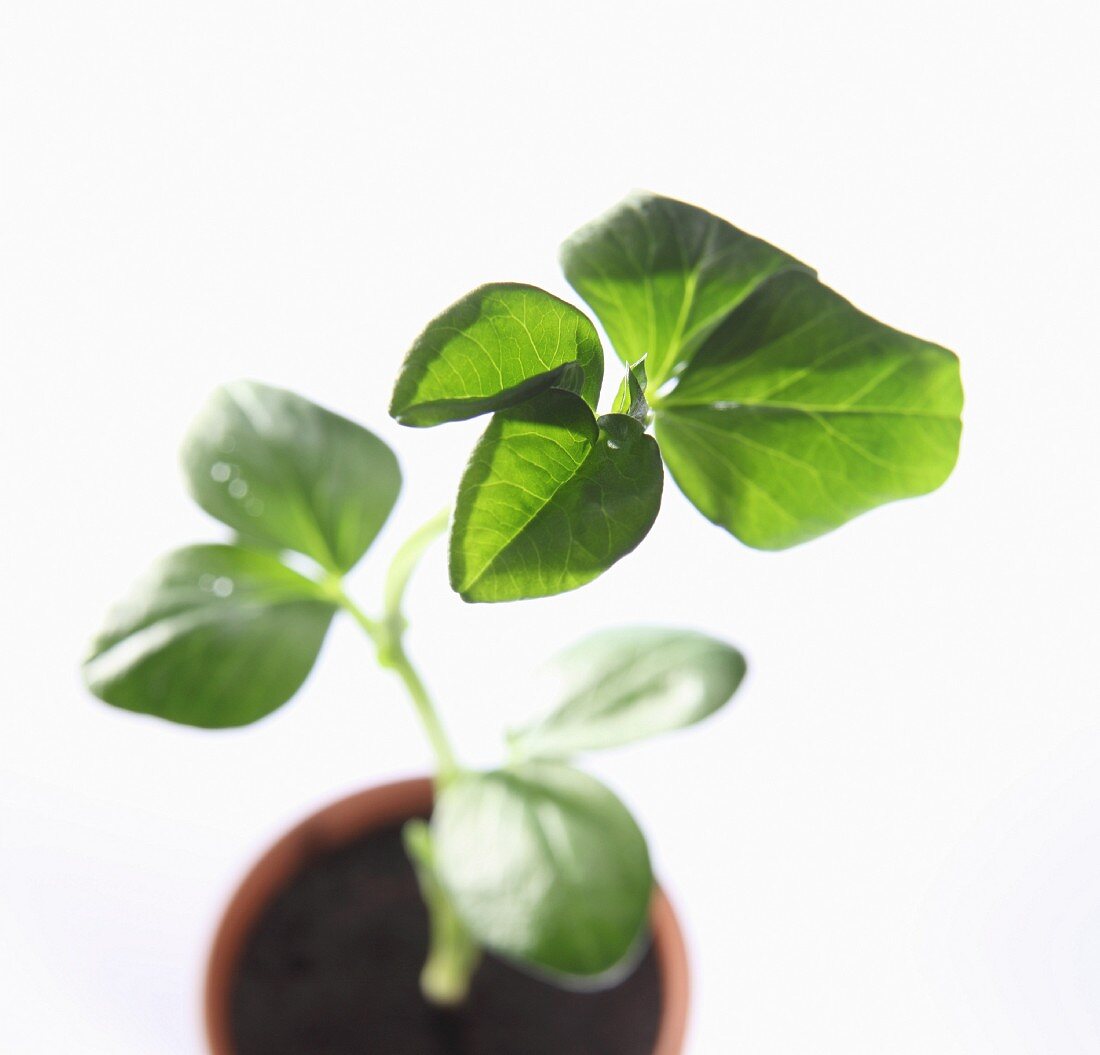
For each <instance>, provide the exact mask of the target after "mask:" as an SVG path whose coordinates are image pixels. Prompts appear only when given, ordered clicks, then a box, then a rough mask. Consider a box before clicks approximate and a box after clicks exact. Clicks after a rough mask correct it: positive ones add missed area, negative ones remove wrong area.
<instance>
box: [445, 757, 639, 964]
mask: <svg viewBox="0 0 1100 1055" xmlns="http://www.w3.org/2000/svg"><path fill="white" fill-rule="evenodd" d="M432 834H433V836H434V838H435V861H436V867H437V869H438V874H439V877H440V880H441V881H442V883H443V885H444V886H445V887H446V889H447V891H448V893H449V894H450V897H451V901H452V903H453V904H454V906H455V908H456V909H457V911H458V913H459V915H460V916H461V917H462V920H463V922H464V923H465V924H466V927H467V929H468V930H469V931H470V933H471V934H472V935H473V936H474V938H475V939H477V941H479V942H480V943H481V944H482V945H484V946H486V947H487V948H489V949H491V950H493V951H494V952H497V953H499V954H500V955H502V956H506V957H509V958H510V959H513V960H517V961H520V962H521V963H524V964H527V965H530V966H533V967H536V968H540V969H542V970H545V971H551V972H555V973H558V974H566V975H572V976H575V977H585V978H590V979H591V978H593V977H596V976H599V975H602V974H604V973H605V972H608V971H610V970H611V969H612V968H614V967H616V966H619V965H620V964H622V963H623V962H624V960H626V958H627V957H628V956H629V955H630V954H631V952H633V951H634V950H635V949H636V947H637V945H638V944H639V941H640V938H641V936H642V933H643V931H644V928H645V924H646V918H647V913H648V909H649V899H650V895H651V893H652V889H653V876H652V873H651V871H650V864H649V854H648V852H647V850H646V844H645V838H644V836H643V835H642V833H641V832H640V831H639V830H638V826H637V824H636V823H635V822H634V819H633V817H631V815H630V813H629V811H628V810H627V809H626V807H625V806H624V805H623V804H622V803H621V802H620V801H619V800H618V799H617V798H616V797H615V796H614V795H613V794H612V793H611V792H610V791H609V790H608V789H607V788H606V787H604V786H603V785H602V784H600V783H599V781H597V780H594V779H593V778H592V777H590V776H587V775H586V774H584V773H581V772H579V771H578V770H575V769H571V768H569V767H568V766H564V765H560V764H556V763H545V762H543V763H527V764H525V765H522V766H517V767H515V768H509V769H504V770H498V771H496V772H491V773H469V774H463V775H461V776H460V777H458V778H456V779H455V780H454V781H452V782H450V783H448V784H447V785H446V786H445V787H444V789H443V791H442V793H441V794H440V796H439V799H438V801H437V803H436V808H435V813H434V815H433V817H432Z"/></svg>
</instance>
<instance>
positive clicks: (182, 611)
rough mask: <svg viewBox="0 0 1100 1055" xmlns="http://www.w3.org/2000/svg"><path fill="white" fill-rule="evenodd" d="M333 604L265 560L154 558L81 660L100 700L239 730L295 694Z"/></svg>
mask: <svg viewBox="0 0 1100 1055" xmlns="http://www.w3.org/2000/svg"><path fill="white" fill-rule="evenodd" d="M335 610H336V607H335V605H334V604H333V603H332V601H330V600H329V599H328V598H327V597H326V595H325V594H324V593H323V591H322V589H321V587H320V586H318V584H317V583H315V582H313V581H311V580H310V579H307V578H305V577H304V576H302V575H299V574H298V573H297V572H295V571H291V570H290V569H289V568H287V567H286V566H285V565H283V564H281V563H280V562H279V561H278V560H277V559H276V558H275V557H274V556H272V555H271V554H268V553H262V552H259V551H255V550H246V549H241V548H239V547H236V546H190V547H188V548H186V549H180V550H176V551H175V552H173V553H170V554H168V555H167V556H165V557H163V558H162V559H161V560H160V561H158V562H157V563H156V564H155V565H154V566H153V568H152V569H151V571H150V572H149V574H148V575H147V576H146V577H145V578H144V579H143V580H142V581H140V582H139V583H138V584H137V585H136V586H135V588H134V589H133V590H132V591H131V592H130V594H129V596H128V597H127V598H126V599H125V600H124V601H123V602H122V603H121V604H119V605H118V606H117V607H116V608H115V609H114V610H113V611H112V612H111V613H110V615H109V616H108V617H107V622H106V625H105V626H104V628H103V630H102V631H101V632H100V634H99V636H98V637H97V638H96V639H95V641H94V642H93V643H92V646H91V649H90V653H89V655H88V658H87V659H86V660H85V662H84V680H85V682H86V683H87V685H88V688H89V689H90V690H91V691H92V692H93V693H95V695H96V696H98V697H99V698H100V699H101V700H104V701H106V702H107V703H110V704H114V706H116V707H123V708H125V709H126V710H129V711H140V712H142V713H144V714H153V715H156V716H157V717H159V718H167V719H168V720H169V721H173V722H182V723H183V724H185V725H198V726H202V727H204V728H208V729H220V728H225V727H228V726H237V725H247V724H248V723H249V722H254V721H256V719H258V718H262V717H264V715H266V714H270V713H271V712H272V711H273V710H275V708H276V707H279V706H280V705H281V704H283V703H285V702H286V701H287V700H289V699H290V697H291V696H293V695H294V693H295V692H297V691H298V688H299V686H300V685H301V684H302V682H303V681H305V679H306V675H308V674H309V672H310V670H311V669H312V667H313V663H314V660H315V659H316V658H317V653H318V651H319V650H320V648H321V643H322V641H323V640H324V637H325V631H326V630H327V629H328V625H329V623H330V622H331V620H332V616H333V613H334V612H335Z"/></svg>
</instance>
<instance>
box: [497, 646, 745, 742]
mask: <svg viewBox="0 0 1100 1055" xmlns="http://www.w3.org/2000/svg"><path fill="white" fill-rule="evenodd" d="M547 673H548V675H549V678H548V680H549V681H550V685H551V695H552V697H553V699H555V700H556V701H557V702H556V705H555V706H554V707H553V708H552V709H551V710H550V711H549V712H548V713H547V714H546V715H545V716H544V717H542V718H540V719H539V720H537V721H535V722H534V723H532V724H531V725H528V726H527V727H525V728H523V729H520V730H519V731H518V732H515V733H513V734H512V735H511V736H510V737H509V740H510V742H511V745H512V747H513V748H514V749H515V750H516V751H517V752H518V753H519V754H520V755H522V756H524V757H539V758H554V757H558V758H564V757H568V756H569V755H572V754H575V753H576V752H578V751H588V750H592V749H595V748H603V747H614V746H616V745H618V744H626V743H630V742H631V741H633V740H641V739H643V738H644V737H647V736H653V735H654V734H656V733H663V732H666V731H668V730H670V729H679V728H682V727H683V726H687V725H692V724H694V723H695V722H698V721H701V720H702V719H704V718H706V717H707V716H708V715H711V714H713V713H714V712H715V711H716V710H718V708H720V707H721V706H723V704H725V703H726V702H727V701H728V700H729V699H730V697H732V696H733V694H734V693H735V692H736V691H737V687H738V686H739V685H740V684H741V679H742V678H743V677H744V676H745V660H744V658H743V657H742V655H741V653H740V652H738V651H737V649H735V648H733V647H732V646H730V645H727V644H725V643H724V642H722V641H717V640H715V639H714V638H712V637H708V636H706V635H705V634H699V633H695V632H693V631H690V630H666V629H662V628H659V627H625V628H621V629H615V630H604V631H602V632H600V633H597V634H593V635H592V636H591V637H589V638H586V639H585V640H584V641H581V642H579V643H578V644H576V645H574V646H573V647H572V648H569V649H566V650H565V651H564V652H562V653H560V654H559V655H558V656H557V657H556V658H555V659H554V660H553V661H552V662H551V663H550V665H549V669H548V671H547Z"/></svg>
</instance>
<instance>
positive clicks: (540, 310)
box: [390, 283, 603, 425]
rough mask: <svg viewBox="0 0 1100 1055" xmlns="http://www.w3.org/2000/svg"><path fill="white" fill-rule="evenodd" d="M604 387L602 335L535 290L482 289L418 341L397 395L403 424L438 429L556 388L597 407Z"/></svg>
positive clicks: (393, 407)
mask: <svg viewBox="0 0 1100 1055" xmlns="http://www.w3.org/2000/svg"><path fill="white" fill-rule="evenodd" d="M602 380H603V350H602V348H601V347H600V339H599V337H598V336H597V334H596V328H595V327H594V326H593V325H592V323H591V321H590V320H589V319H588V317H587V316H586V315H585V314H584V313H583V312H580V311H578V310H577V309H576V308H575V307H573V305H571V304H567V303H566V302H565V301H563V300H559V299H558V298H557V297H554V296H551V295H550V294H549V293H547V292H545V291H544V290H541V289H537V288H536V287H534V286H524V285H518V284H515V283H494V284H492V285H487V286H481V287H480V288H479V289H475V290H474V291H473V292H472V293H470V294H468V295H467V296H465V297H463V298H462V299H461V300H460V301H458V303H457V304H454V305H452V306H451V307H450V308H448V309H447V310H446V311H445V312H444V313H443V314H442V315H440V316H439V318H437V319H435V320H434V321H433V322H431V323H430V324H429V325H428V328H427V329H426V330H425V331H424V332H423V333H422V334H421V335H420V336H419V337H418V338H417V340H416V343H415V344H414V345H413V347H412V350H411V351H410V352H409V354H408V356H407V357H406V359H405V363H404V365H403V366H402V368H401V373H400V375H399V377H398V379H397V385H396V387H395V388H394V393H393V401H392V403H391V404H390V413H391V414H392V415H393V416H394V417H395V418H397V420H398V421H400V422H401V423H402V424H403V425H439V424H441V423H442V422H445V421H460V420H462V419H464V418H472V417H476V416H477V415H479V414H485V413H488V412H489V411H493V410H499V409H501V408H502V407H509V406H512V405H514V404H516V403H521V402H523V401H524V400H525V399H528V398H530V397H531V396H533V395H535V394H537V393H539V392H541V391H544V390H545V389H547V388H550V387H551V386H556V387H559V388H567V389H570V390H572V391H576V392H577V393H578V394H580V395H581V396H582V397H583V398H584V399H585V401H586V402H587V403H588V404H589V406H591V407H593V408H595V406H596V400H597V399H598V398H599V395H600V384H601V382H602Z"/></svg>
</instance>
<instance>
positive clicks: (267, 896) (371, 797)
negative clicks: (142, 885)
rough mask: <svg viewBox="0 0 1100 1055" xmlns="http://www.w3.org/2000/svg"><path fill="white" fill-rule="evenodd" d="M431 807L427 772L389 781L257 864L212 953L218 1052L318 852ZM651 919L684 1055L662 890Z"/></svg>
mask: <svg viewBox="0 0 1100 1055" xmlns="http://www.w3.org/2000/svg"><path fill="white" fill-rule="evenodd" d="M431 806H432V783H431V781H430V780H429V779H427V778H423V777H422V778H418V779H414V780H401V781H397V782H396V783H393V784H382V785H380V786H379V787H375V788H370V789H368V790H367V791H361V792H359V793H358V794H356V795H350V796H349V797H348V798H345V799H340V800H339V801H338V802H334V803H333V804H332V805H331V806H327V807H325V808H324V809H322V810H321V811H320V812H319V813H315V814H313V816H311V817H307V818H306V819H305V820H304V821H302V822H301V823H300V824H298V825H297V826H296V827H295V828H292V829H291V830H290V831H289V832H287V834H286V835H284V836H283V837H282V838H281V839H280V840H279V841H278V842H277V843H275V845H274V846H272V847H271V849H269V850H268V851H267V853H265V854H264V855H263V856H262V857H261V858H260V859H259V861H257V862H256V864H255V865H254V866H253V867H252V870H251V871H250V872H249V873H248V874H247V875H246V876H245V878H244V881H243V882H242V883H241V885H240V886H239V887H238V888H237V892H236V893H235V894H234V895H233V898H232V900H231V901H230V902H229V906H228V907H227V908H226V910H225V915H224V916H223V917H222V921H221V924H220V925H219V927H218V930H217V934H216V935H215V937H214V944H213V947H212V949H211V951H210V960H209V963H208V965H207V972H206V989H205V1008H204V1013H205V1019H206V1035H207V1040H208V1042H209V1045H210V1050H211V1052H212V1053H213V1055H234V1049H233V1044H232V1038H231V1036H230V1029H229V998H230V988H231V986H232V983H233V977H234V974H235V973H236V968H237V963H238V960H239V957H240V955H241V952H242V950H243V947H244V944H245V941H246V940H247V938H248V935H249V932H250V931H251V929H252V926H253V924H254V923H255V922H256V920H257V919H258V918H259V916H260V914H261V913H262V912H263V910H264V908H265V907H266V906H267V905H268V903H269V902H270V901H271V899H272V898H273V897H274V896H275V895H276V894H278V893H279V891H280V890H281V889H282V888H283V886H284V885H285V884H286V883H287V881H288V880H289V878H290V877H291V876H292V875H294V874H295V873H296V872H297V871H298V870H299V869H301V868H302V867H303V866H304V865H305V864H306V863H307V862H308V861H310V860H312V859H313V858H315V857H317V856H319V855H321V854H323V853H326V852H327V851H329V850H332V849H336V848H337V847H340V846H342V845H344V844H346V843H349V842H352V841H353V840H355V839H357V838H359V837H360V836H362V835H363V834H365V833H366V832H369V831H372V830H374V829H381V828H389V827H393V826H395V825H397V824H400V823H401V822H402V821H404V820H407V819H408V818H409V817H415V816H425V815H427V814H428V813H429V812H430V810H431ZM650 923H651V927H652V930H653V948H654V952H655V954H656V957H657V963H658V970H659V972H660V979H661V992H662V1003H663V1006H662V1008H661V1022H660V1028H659V1030H658V1035H657V1043H656V1045H655V1047H654V1049H653V1055H681V1053H682V1052H683V1046H684V1033H685V1031H686V1028H687V1016H688V1003H689V994H690V980H689V973H688V962H687V953H686V951H685V948H684V939H683V935H682V934H681V933H680V926H679V924H678V922H677V920H676V914H675V913H674V912H673V909H672V906H671V904H670V903H669V901H668V898H667V897H665V895H664V893H663V891H661V890H660V888H658V889H657V890H656V891H655V892H654V895H653V904H652V907H651V908H650Z"/></svg>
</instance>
